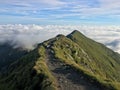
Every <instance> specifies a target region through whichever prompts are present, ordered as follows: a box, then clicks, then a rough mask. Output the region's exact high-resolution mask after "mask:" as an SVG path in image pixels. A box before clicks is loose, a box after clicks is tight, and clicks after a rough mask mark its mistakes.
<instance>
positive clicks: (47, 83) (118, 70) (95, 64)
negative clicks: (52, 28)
mask: <svg viewBox="0 0 120 90" xmlns="http://www.w3.org/2000/svg"><path fill="white" fill-rule="evenodd" d="M48 49H49V50H51V51H50V52H51V53H52V57H53V59H57V60H59V61H60V62H63V63H64V64H65V65H68V66H70V67H71V68H73V69H74V70H75V71H76V72H78V73H80V75H82V77H84V78H85V79H86V80H87V81H88V83H91V84H92V85H95V86H98V87H101V88H102V90H119V88H120V55H119V54H117V53H115V52H113V51H112V50H110V49H108V48H106V47H105V46H104V45H103V44H100V43H97V42H95V41H93V40H91V39H89V38H87V37H85V36H84V35H83V34H81V33H80V32H78V31H74V32H72V33H71V34H69V35H68V36H67V37H66V36H64V35H58V36H56V37H55V38H52V39H50V40H47V41H45V42H43V43H41V44H39V45H38V47H37V48H36V49H35V50H33V51H31V52H29V53H28V54H27V55H25V56H24V57H22V58H20V59H19V60H17V61H15V62H14V63H12V64H11V65H10V66H9V68H8V72H7V73H4V74H2V75H1V76H0V90H57V89H58V85H57V84H58V83H57V80H56V78H55V76H54V75H53V74H52V71H50V68H49V67H48V66H49V65H48V64H47V61H46V59H47V54H46V51H48ZM78 79H79V78H78ZM21 82H22V83H21ZM83 90H84V89H83Z"/></svg>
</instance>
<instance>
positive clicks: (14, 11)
mask: <svg viewBox="0 0 120 90" xmlns="http://www.w3.org/2000/svg"><path fill="white" fill-rule="evenodd" d="M19 23H20V24H43V25H44V24H46V25H47V24H60V25H61V24H71V25H74V24H94V25H95V24H98V25H99V24H100V25H109V24H110V25H113V24H114V25H119V24H120V0H0V24H19Z"/></svg>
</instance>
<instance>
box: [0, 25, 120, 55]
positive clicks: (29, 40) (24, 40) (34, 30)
mask: <svg viewBox="0 0 120 90" xmlns="http://www.w3.org/2000/svg"><path fill="white" fill-rule="evenodd" d="M73 30H79V31H80V32H82V33H83V34H85V35H86V36H88V37H90V38H92V39H94V40H96V41H98V42H101V43H103V44H105V45H107V46H108V47H110V48H111V49H113V50H114V51H117V52H119V53H120V26H87V25H81V26H79V25H77V26H75V25H72V26H71V25H66V26H64V25H63V26H61V25H46V26H42V25H34V24H33V25H21V24H15V25H11V24H8V25H0V42H1V43H4V42H7V41H10V44H11V45H13V46H14V48H17V47H22V48H24V49H33V48H34V46H35V45H36V44H38V43H41V42H43V41H45V40H47V39H49V38H52V37H55V36H56V35H58V34H64V35H67V34H69V33H71V32H72V31H73Z"/></svg>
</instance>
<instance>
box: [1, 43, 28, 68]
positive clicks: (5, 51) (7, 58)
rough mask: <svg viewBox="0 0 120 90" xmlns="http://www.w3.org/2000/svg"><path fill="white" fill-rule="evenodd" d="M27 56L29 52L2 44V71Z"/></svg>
mask: <svg viewBox="0 0 120 90" xmlns="http://www.w3.org/2000/svg"><path fill="white" fill-rule="evenodd" d="M26 54H27V51H25V50H20V49H18V48H16V49H15V48H13V47H12V46H10V45H9V44H8V43H4V44H0V70H1V69H5V68H3V67H4V66H8V65H9V64H10V63H12V62H13V61H14V60H17V59H19V58H20V57H22V56H24V55H26Z"/></svg>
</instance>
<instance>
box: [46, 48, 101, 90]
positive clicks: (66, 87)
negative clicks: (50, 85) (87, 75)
mask: <svg viewBox="0 0 120 90" xmlns="http://www.w3.org/2000/svg"><path fill="white" fill-rule="evenodd" d="M46 55H47V58H46V61H47V65H48V67H49V69H50V71H51V73H52V74H53V76H54V77H55V78H56V79H57V82H58V84H59V86H58V88H59V90H101V89H100V88H98V87H97V86H95V85H92V84H91V83H88V82H87V81H86V80H85V79H84V78H83V76H82V75H81V74H80V73H78V72H76V71H75V70H73V69H72V68H71V67H70V66H67V65H65V64H64V63H62V62H60V60H58V59H55V58H54V56H53V53H52V49H50V48H47V50H46Z"/></svg>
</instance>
